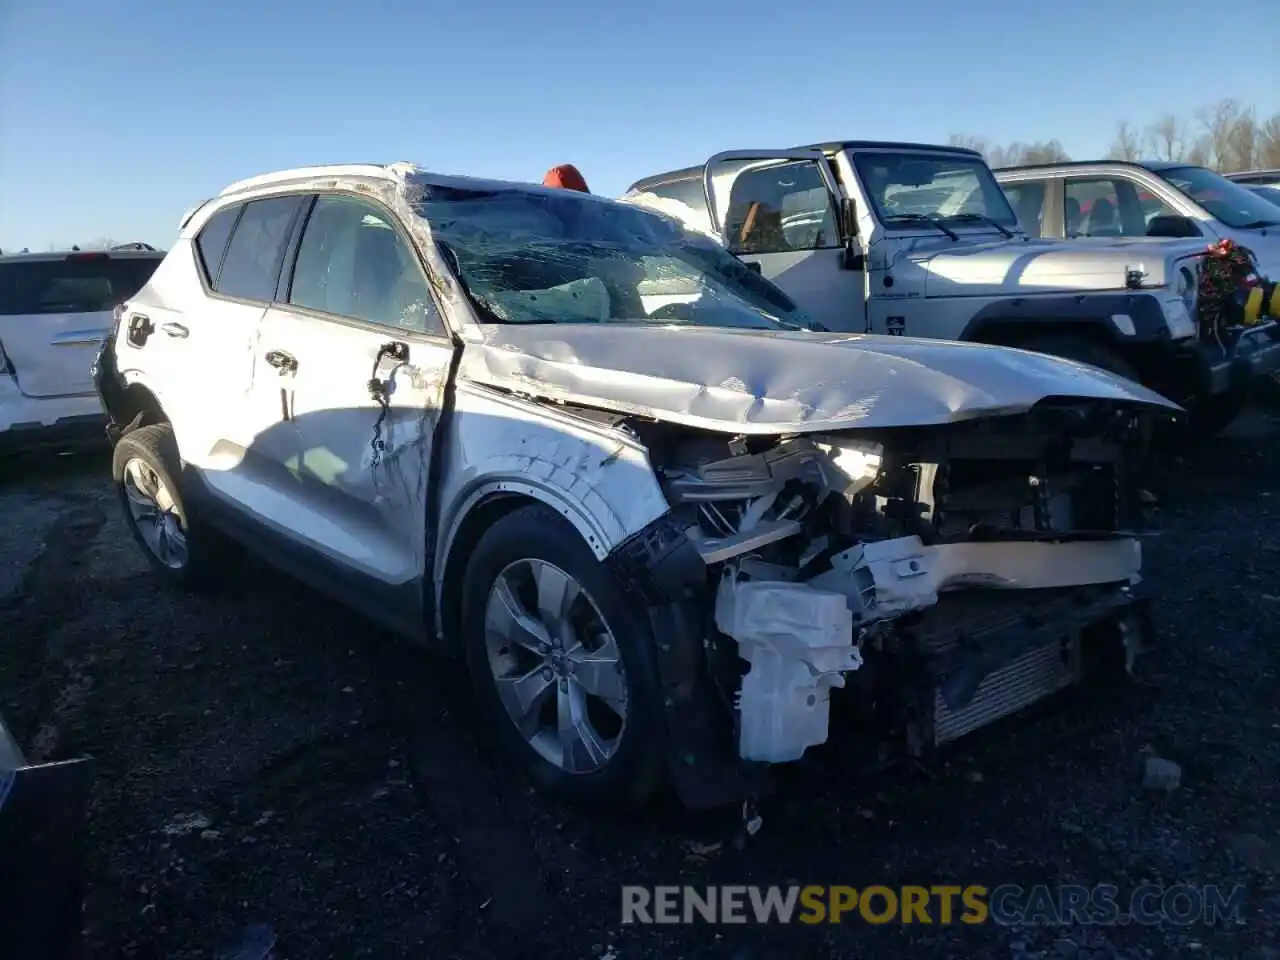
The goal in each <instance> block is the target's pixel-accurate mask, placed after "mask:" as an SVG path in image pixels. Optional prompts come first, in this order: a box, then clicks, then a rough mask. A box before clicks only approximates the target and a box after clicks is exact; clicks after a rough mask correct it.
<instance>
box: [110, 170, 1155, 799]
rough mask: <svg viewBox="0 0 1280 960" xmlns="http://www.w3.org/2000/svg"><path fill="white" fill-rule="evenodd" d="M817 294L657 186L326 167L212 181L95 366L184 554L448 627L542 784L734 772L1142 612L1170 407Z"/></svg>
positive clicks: (906, 735) (1042, 655)
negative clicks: (670, 214)
mask: <svg viewBox="0 0 1280 960" xmlns="http://www.w3.org/2000/svg"><path fill="white" fill-rule="evenodd" d="M673 280H678V281H681V282H682V283H683V285H684V286H685V287H686V288H688V289H691V290H693V291H694V295H692V296H690V295H687V290H686V294H683V295H681V296H680V297H679V298H678V300H672V299H671V297H669V296H667V295H666V294H664V293H662V292H661V288H662V287H663V286H664V284H665V283H666V282H667V281H673ZM655 287H657V288H658V289H657V290H656V291H655V289H654V288H655ZM813 326H814V325H813V324H812V323H811V322H810V320H809V319H808V317H807V316H806V315H805V314H804V313H802V312H801V311H800V309H799V308H798V307H797V306H796V305H795V303H793V302H792V301H791V299H790V298H788V297H787V296H786V295H785V294H784V293H782V292H781V291H780V290H779V289H778V288H777V287H775V286H774V285H773V284H772V283H770V282H768V281H767V280H764V279H762V278H761V277H759V276H758V275H757V274H755V273H754V272H752V271H751V270H750V269H748V268H747V267H746V266H745V265H743V264H742V263H741V262H740V261H739V260H737V259H736V258H735V257H734V256H732V255H731V254H730V253H728V252H726V251H725V250H724V249H723V247H722V246H720V245H719V244H717V243H716V242H714V241H712V240H710V239H708V238H706V237H704V236H701V235H699V234H696V233H690V232H687V231H685V230H684V229H683V228H682V227H680V225H679V224H677V223H675V222H674V221H672V220H671V219H669V218H667V217H663V216H660V215H657V214H654V213H652V212H649V211H646V210H642V209H639V208H637V207H635V206H631V205H627V204H621V203H618V202H615V201H611V200H605V199H602V198H600V197H594V196H590V195H585V194H581V193H576V192H571V191H563V190H553V189H547V188H543V187H539V186H533V185H527V184H518V183H507V182H495V181H485V180H473V179H467V178H459V177H450V176H440V175H435V174H431V173H428V172H424V171H422V170H420V169H418V168H415V167H411V166H408V165H404V164H393V165H390V166H378V165H344V166H329V167H317V168H307V169H299V170H292V171H286V172H283V173H276V174H269V175H265V176H261V177H257V178H254V179H250V180H245V181H242V182H239V183H236V184H233V185H232V186H229V187H228V188H227V189H226V190H224V191H223V192H222V193H220V194H219V195H218V196H217V197H215V198H213V199H212V200H210V201H208V202H207V203H205V204H204V205H202V206H200V207H199V208H197V210H196V211H195V212H194V213H193V214H192V215H190V216H189V217H188V218H187V219H186V220H185V221H184V222H183V224H182V226H181V232H180V236H179V239H178V240H177V242H176V243H175V244H174V245H173V249H172V250H171V251H170V252H169V254H168V256H167V257H166V258H165V260H164V262H163V264H161V266H160V268H159V269H158V270H157V271H156V272H155V274H154V276H152V278H151V281H150V282H149V283H148V284H147V285H146V287H144V288H143V289H142V290H141V291H140V292H139V293H138V295H137V296H136V297H134V298H133V299H132V300H131V301H130V302H129V303H128V304H127V306H126V308H125V309H124V311H123V312H122V315H121V318H120V320H119V324H118V326H117V328H116V330H115V332H114V335H113V336H112V337H111V339H110V340H109V341H108V343H107V344H106V345H105V346H104V348H103V350H102V353H101V355H100V357H99V360H98V363H97V365H96V380H97V384H98V388H99V390H100V392H101V396H102V400H103V403H104V405H105V407H106V409H107V410H108V412H109V415H110V417H111V420H112V422H113V424H114V425H115V427H114V433H113V435H114V436H115V438H116V446H115V453H114V462H113V475H114V479H115V482H116V484H117V485H118V489H119V495H120V502H121V504H122V507H123V509H124V510H125V512H126V516H127V519H128V523H129V526H130V529H131V530H132V531H133V533H134V535H135V537H136V539H137V541H138V543H139V545H140V546H141V548H142V549H143V550H144V551H145V552H146V555H147V557H148V558H149V559H150V561H151V563H152V565H153V566H154V568H155V569H156V571H157V572H158V573H159V574H160V575H162V576H164V577H166V578H168V579H170V580H172V581H174V582H177V583H182V584H188V585H195V584H199V583H202V582H209V581H210V580H211V579H212V578H214V577H216V576H218V575H220V574H223V573H225V572H226V569H227V565H228V561H229V559H230V558H231V557H232V556H234V554H235V551H236V549H237V547H236V545H237V544H243V545H245V546H248V547H250V548H252V549H254V550H256V551H258V552H260V553H261V554H262V555H263V556H265V557H266V558H268V560H270V561H271V562H272V563H274V564H276V565H278V566H279V567H280V568H281V569H283V570H285V571H288V572H290V573H292V574H294V575H296V576H298V577H300V578H302V579H304V580H306V581H307V582H309V583H310V584H312V585H313V586H314V587H316V588H318V589H319V590H321V591H323V592H324V593H326V594H328V595H330V596H332V597H335V598H337V599H339V600H341V601H342V602H344V603H347V604H349V605H351V606H352V607H354V608H356V609H357V610H359V611H362V612H363V613H364V614H366V615H368V616H369V617H370V618H372V619H374V620H376V621H378V622H380V623H382V624H383V625H385V626H386V627H388V628H390V629H391V630H394V631H396V632H398V633H400V634H402V635H404V636H405V637H408V638H412V639H415V640H419V641H422V642H427V643H433V644H438V645H439V646H441V647H442V648H443V649H444V651H446V652H449V653H457V654H460V655H461V656H462V658H463V659H464V660H465V662H466V664H467V666H468V668H469V672H470V674H471V676H472V678H473V680H474V683H475V686H476V690H477V693H478V696H479V697H480V700H481V703H482V705H483V707H484V708H485V710H486V712H487V715H488V716H489V717H490V718H491V719H492V721H493V723H494V724H495V730H496V732H497V734H498V736H499V737H500V738H501V740H502V742H503V743H504V744H505V745H506V746H507V747H508V748H509V749H510V750H511V752H512V755H513V756H514V757H516V758H518V759H519V761H520V762H521V764H522V765H523V766H524V767H525V768H526V769H527V770H528V771H530V772H531V773H532V775H533V776H534V777H535V778H536V779H537V780H538V781H540V782H541V783H542V784H544V785H545V786H547V787H549V788H553V789H556V790H559V791H561V792H563V793H565V794H567V795H570V796H573V797H577V798H580V799H593V800H610V801H613V802H634V801H639V800H641V799H643V798H645V797H647V796H648V795H649V794H650V792H651V791H652V789H653V788H654V787H655V786H656V785H657V784H658V783H660V782H661V780H662V779H663V778H664V776H665V777H667V778H669V779H670V781H671V782H673V783H674V786H675V787H676V789H677V791H678V792H679V794H680V796H681V797H682V798H683V799H684V801H685V802H686V803H687V804H689V805H691V806H708V805H718V804H722V803H731V802H739V801H741V800H743V799H746V798H747V797H748V796H749V795H750V794H751V793H752V791H753V790H754V789H755V786H754V784H755V780H756V778H755V777H754V776H753V773H754V772H758V771H760V770H764V769H767V768H768V765H770V764H775V763H782V762H787V761H791V760H795V759H797V758H799V757H800V756H801V755H802V754H804V752H805V751H806V749H808V748H809V747H811V746H814V745H816V744H820V743H823V742H824V741H826V740H827V739H828V734H829V733H834V736H832V740H833V741H834V740H836V739H839V740H842V741H844V740H847V741H851V742H857V743H864V742H865V743H868V744H876V745H877V748H878V747H879V746H881V745H883V744H884V743H888V744H890V745H891V746H895V747H898V748H900V749H901V750H902V751H904V752H919V751H922V750H926V749H929V748H931V747H933V746H936V745H939V744H943V743H946V742H947V741H950V740H953V739H954V738H956V737H958V736H960V735H962V734H964V733H966V732H968V731H969V730H972V729H974V728H976V727H979V726H982V725H984V724H986V723H988V722H990V721H991V720H993V719H995V718H997V717H1000V716H1003V715H1006V714H1009V713H1012V712H1014V711H1016V710H1018V709H1019V708H1021V707H1023V706H1025V705H1027V704H1029V703H1031V702H1033V701H1036V700H1039V699H1041V698H1042V697H1044V696H1046V695H1047V694H1049V693H1051V692H1053V691H1056V690H1059V689H1061V688H1063V687H1065V686H1068V685H1070V684H1072V683H1074V682H1075V681H1078V680H1080V679H1081V678H1082V677H1084V676H1086V675H1087V674H1089V673H1090V672H1091V671H1092V670H1094V669H1098V670H1106V669H1110V668H1112V667H1118V669H1120V670H1121V671H1123V669H1124V667H1125V666H1126V665H1129V664H1131V663H1132V657H1133V655H1134V654H1136V653H1137V652H1138V650H1139V649H1140V647H1141V645H1142V639H1143V636H1144V619H1143V617H1142V616H1140V614H1141V612H1142V610H1143V609H1144V606H1143V603H1142V599H1141V594H1142V588H1143V585H1142V583H1141V549H1140V542H1139V539H1138V538H1139V535H1140V532H1141V522H1142V515H1141V499H1140V497H1139V495H1138V491H1136V490H1135V489H1134V485H1133V484H1132V483H1131V482H1130V480H1129V476H1128V473H1127V470H1126V464H1127V462H1128V458H1129V456H1130V454H1131V452H1132V450H1133V449H1134V447H1135V445H1137V444H1139V443H1140V442H1141V441H1140V437H1141V436H1142V435H1143V431H1144V429H1145V428H1146V426H1147V423H1146V421H1148V420H1150V419H1151V418H1160V417H1163V416H1167V415H1169V414H1171V413H1172V412H1174V411H1176V408H1175V407H1174V406H1173V405H1172V404H1171V403H1169V402H1168V401H1166V400H1164V399H1162V398H1161V397H1160V396H1158V395H1156V394H1154V393H1152V392H1150V391H1148V390H1146V389H1145V388H1143V387H1141V386H1139V385H1137V384H1135V383H1133V382H1130V381H1127V380H1124V379H1121V378H1119V377H1115V376H1113V375H1111V374H1108V373H1106V372H1103V371H1101V370H1098V369H1095V368H1092V367H1089V366H1086V365H1083V364H1079V363H1074V362H1071V361H1068V360H1061V359H1057V358H1054V357H1049V356H1044V355H1041V354H1036V353H1030V352H1024V351H1021V350H1014V349H1008V348H1004V347H994V346H984V345H979V344H962V343H954V342H944V341H931V340H917V339H912V338H906V337H880V336H869V335H862V334H852V335H851V334H831V333H824V332H820V331H816V330H814V329H813ZM836 699H839V700H840V701H842V702H843V703H844V704H845V705H846V706H847V707H848V708H849V715H848V716H847V717H846V718H844V719H842V720H840V721H839V723H838V725H837V724H836V723H835V721H834V720H833V717H834V716H835V714H832V713H830V712H829V710H830V707H831V704H832V702H833V701H834V700H836ZM833 726H835V729H834V730H832V729H831V728H832V727H833Z"/></svg>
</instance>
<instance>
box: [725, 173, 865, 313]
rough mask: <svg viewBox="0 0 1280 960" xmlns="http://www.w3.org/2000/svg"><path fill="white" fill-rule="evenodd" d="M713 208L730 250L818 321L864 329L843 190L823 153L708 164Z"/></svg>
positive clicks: (862, 290)
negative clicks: (843, 214) (846, 228)
mask: <svg viewBox="0 0 1280 960" xmlns="http://www.w3.org/2000/svg"><path fill="white" fill-rule="evenodd" d="M704 180H705V187H706V193H707V201H708V211H709V213H710V215H711V222H712V224H713V226H714V227H715V229H716V230H717V231H718V232H719V234H720V237H721V239H722V240H723V242H724V245H725V247H726V248H727V249H728V250H729V252H730V253H733V254H735V255H737V256H738V257H739V258H740V259H741V260H743V261H745V262H746V263H755V264H759V266H760V272H761V274H762V275H763V276H764V277H765V278H766V279H768V280H772V281H773V282H774V283H776V284H777V285H778V286H779V287H781V288H782V290H783V292H785V293H786V294H787V296H789V297H791V299H792V300H794V301H795V302H796V304H797V305H799V307H800V308H801V309H802V310H804V311H805V312H806V313H807V314H809V316H810V317H811V318H812V319H814V320H816V321H817V322H818V323H820V324H822V325H823V326H825V327H827V328H828V329H830V330H833V331H839V332H850V333H862V332H863V331H864V329H865V328H866V291H865V286H864V283H865V281H864V276H863V272H862V266H861V258H850V257H849V256H847V250H846V241H847V240H848V238H847V237H846V236H845V232H844V229H843V225H842V223H841V214H840V211H841V209H842V194H841V190H840V187H839V184H838V183H837V180H836V178H835V175H834V174H833V172H832V170H831V166H830V164H829V163H828V161H827V158H826V156H825V155H824V154H823V153H822V151H820V150H733V151H728V152H725V153H718V154H716V155H715V156H713V157H712V158H711V159H710V160H708V161H707V164H706V167H705V172H704Z"/></svg>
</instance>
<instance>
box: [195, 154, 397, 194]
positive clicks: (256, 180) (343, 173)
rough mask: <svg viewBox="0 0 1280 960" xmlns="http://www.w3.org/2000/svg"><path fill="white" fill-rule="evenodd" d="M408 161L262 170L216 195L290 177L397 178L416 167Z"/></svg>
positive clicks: (268, 183) (300, 178) (303, 178)
mask: <svg viewBox="0 0 1280 960" xmlns="http://www.w3.org/2000/svg"><path fill="white" fill-rule="evenodd" d="M416 169H417V167H416V166H415V165H414V164H411V163H403V162H400V163H331V164H322V165H318V166H311V167H295V168H294V169H292V170H277V171H275V172H273V173H262V174H259V175H258V176H256V177H247V178H245V179H244V180H237V181H236V182H235V183H232V184H229V185H228V186H226V187H223V189H222V190H220V191H219V192H218V196H220V197H223V196H226V195H227V194H230V193H240V192H242V191H244V190H252V189H254V188H255V187H269V186H272V185H273V184H277V183H289V182H290V181H293V180H309V179H311V178H313V177H368V178H372V179H375V180H401V179H403V178H404V177H405V175H406V174H408V173H410V172H412V171H413V170H416Z"/></svg>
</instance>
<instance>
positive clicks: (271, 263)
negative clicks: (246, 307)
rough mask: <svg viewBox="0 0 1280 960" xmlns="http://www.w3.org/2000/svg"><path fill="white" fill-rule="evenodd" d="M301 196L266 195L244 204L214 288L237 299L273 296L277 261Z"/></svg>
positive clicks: (277, 267)
mask: <svg viewBox="0 0 1280 960" xmlns="http://www.w3.org/2000/svg"><path fill="white" fill-rule="evenodd" d="M303 199H304V198H303V197H301V196H293V197H268V198H267V199H265V200H251V201H250V202H249V203H247V204H245V208H244V213H243V214H242V215H241V216H240V220H239V221H238V222H237V223H236V227H235V232H234V233H233V234H232V235H231V243H230V244H228V246H227V254H226V256H225V257H224V258H223V261H222V270H221V271H220V272H219V274H218V280H217V283H216V284H214V289H215V290H216V291H218V293H220V294H222V295H223V296H227V297H235V298H236V299H238V300H261V301H266V302H270V301H271V300H273V299H275V293H276V281H277V280H278V279H279V277H280V264H281V261H283V259H284V249H285V246H286V245H287V243H288V241H289V229H290V227H292V226H293V217H294V214H295V213H297V211H298V208H299V207H300V206H301V204H302V201H303Z"/></svg>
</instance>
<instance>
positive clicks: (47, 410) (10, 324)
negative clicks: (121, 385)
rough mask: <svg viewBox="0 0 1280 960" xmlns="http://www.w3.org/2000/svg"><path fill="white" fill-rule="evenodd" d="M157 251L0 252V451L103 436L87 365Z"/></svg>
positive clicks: (144, 279) (148, 271)
mask: <svg viewBox="0 0 1280 960" xmlns="http://www.w3.org/2000/svg"><path fill="white" fill-rule="evenodd" d="M163 257H164V254H163V253H158V252H156V251H154V250H151V249H150V248H148V249H147V250H145V251H132V250H129V251H124V250H120V251H116V250H113V251H82V250H68V251H63V252H59V253H23V254H11V255H9V256H0V451H14V450H17V449H24V450H25V449H30V448H34V447H63V446H79V445H81V444H84V443H97V444H100V443H102V442H103V440H104V439H105V437H104V435H103V425H104V420H103V416H102V405H101V403H99V401H98V396H97V394H96V393H95V392H94V389H93V380H92V378H91V377H90V374H89V367H90V365H91V364H92V362H93V357H94V354H95V353H96V352H97V350H98V348H99V347H100V346H101V345H102V339H103V337H105V336H106V335H107V333H108V332H109V331H110V329H111V325H112V311H113V310H114V308H115V307H116V306H118V305H119V304H120V303H123V302H124V301H125V300H127V299H128V298H129V297H131V296H133V295H134V294H135V293H137V292H138V290H139V289H140V288H141V287H142V285H143V284H144V283H146V282H147V278H148V277H150V276H151V272H152V271H153V270H154V269H155V268H156V266H157V265H158V264H159V263H160V260H161V258H163Z"/></svg>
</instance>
